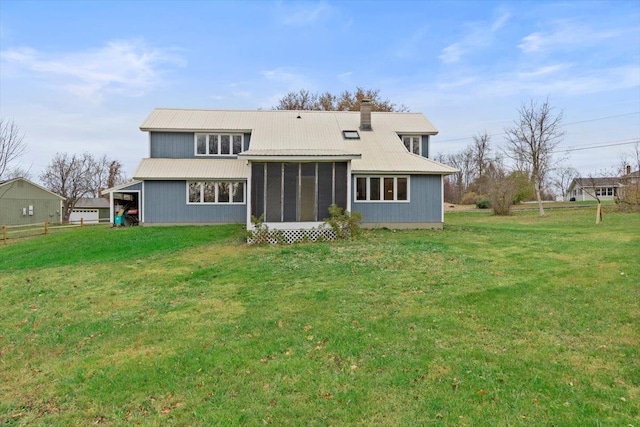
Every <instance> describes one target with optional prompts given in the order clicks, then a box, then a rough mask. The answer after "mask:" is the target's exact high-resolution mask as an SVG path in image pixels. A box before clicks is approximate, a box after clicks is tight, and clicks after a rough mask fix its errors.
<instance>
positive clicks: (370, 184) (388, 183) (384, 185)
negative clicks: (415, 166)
mask: <svg viewBox="0 0 640 427" xmlns="http://www.w3.org/2000/svg"><path fill="white" fill-rule="evenodd" d="M356 201H357V202H408V201H409V177H406V176H368V177H361V176H359V177H356Z"/></svg>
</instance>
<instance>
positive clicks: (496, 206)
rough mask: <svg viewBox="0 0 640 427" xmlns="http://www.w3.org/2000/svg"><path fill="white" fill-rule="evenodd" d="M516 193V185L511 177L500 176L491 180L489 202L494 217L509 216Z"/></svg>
mask: <svg viewBox="0 0 640 427" xmlns="http://www.w3.org/2000/svg"><path fill="white" fill-rule="evenodd" d="M517 192H518V184H517V182H516V180H515V179H514V177H513V176H504V175H500V176H498V177H496V178H494V179H493V182H492V184H491V190H490V191H489V200H490V201H491V208H492V209H493V214H494V215H510V214H511V205H513V201H514V199H515V196H516V193H517Z"/></svg>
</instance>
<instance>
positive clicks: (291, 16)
mask: <svg viewBox="0 0 640 427" xmlns="http://www.w3.org/2000/svg"><path fill="white" fill-rule="evenodd" d="M330 13H331V6H329V4H327V3H325V2H320V3H301V2H295V3H280V4H279V7H278V14H279V16H280V20H281V22H282V23H283V24H285V25H292V26H305V25H313V24H315V23H317V22H319V21H321V20H322V19H324V18H325V17H327V16H329V14H330Z"/></svg>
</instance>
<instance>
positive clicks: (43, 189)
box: [0, 177, 67, 200]
mask: <svg viewBox="0 0 640 427" xmlns="http://www.w3.org/2000/svg"><path fill="white" fill-rule="evenodd" d="M18 181H23V182H26V183H27V184H29V185H33V186H34V187H36V188H39V189H40V190H42V191H46V192H47V193H49V194H51V195H52V196H56V197H59V198H60V200H67V198H66V197H62V196H61V195H59V194H56V193H54V192H53V191H50V190H48V189H46V188H44V187H43V186H41V185H38V184H36V183H35V182H33V181H29V180H28V179H27V178H22V177H18V178H12V179H8V180H6V181H0V187H4V186H9V185H11V184H13V183H16V182H18Z"/></svg>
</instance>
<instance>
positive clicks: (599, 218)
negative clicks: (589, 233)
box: [596, 203, 602, 224]
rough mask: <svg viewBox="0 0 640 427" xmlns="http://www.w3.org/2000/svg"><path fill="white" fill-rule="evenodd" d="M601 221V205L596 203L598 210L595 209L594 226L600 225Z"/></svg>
mask: <svg viewBox="0 0 640 427" xmlns="http://www.w3.org/2000/svg"><path fill="white" fill-rule="evenodd" d="M600 221H602V205H601V204H600V203H598V208H597V209H596V224H600Z"/></svg>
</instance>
